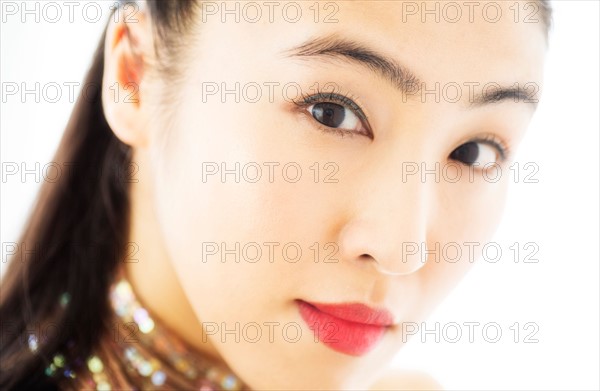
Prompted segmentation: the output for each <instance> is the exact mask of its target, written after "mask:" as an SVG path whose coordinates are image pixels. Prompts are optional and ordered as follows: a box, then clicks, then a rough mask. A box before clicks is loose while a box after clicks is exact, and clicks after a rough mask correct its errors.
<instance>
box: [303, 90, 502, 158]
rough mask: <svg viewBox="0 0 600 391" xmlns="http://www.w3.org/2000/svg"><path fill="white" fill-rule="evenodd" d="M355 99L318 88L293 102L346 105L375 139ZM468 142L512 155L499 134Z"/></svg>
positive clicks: (333, 130) (345, 133)
mask: <svg viewBox="0 0 600 391" xmlns="http://www.w3.org/2000/svg"><path fill="white" fill-rule="evenodd" d="M355 99H356V98H355V97H353V96H352V95H351V94H345V95H344V94H337V93H334V92H325V91H321V90H319V88H317V89H316V92H315V93H314V94H304V93H303V94H302V95H301V96H300V98H299V99H297V100H295V101H293V103H294V104H295V105H296V106H298V107H300V108H301V109H306V108H308V107H309V106H311V105H313V104H317V103H337V104H339V105H341V106H344V107H346V108H348V109H350V110H352V111H353V112H354V113H355V114H356V115H357V116H358V118H360V120H361V121H362V122H363V125H364V127H365V128H366V129H367V131H368V132H369V134H368V135H367V136H368V137H369V138H371V139H373V138H374V136H373V132H372V130H371V127H370V126H369V118H368V117H367V115H366V114H365V112H364V111H363V110H362V109H361V108H360V106H359V105H357V104H356V103H355V102H354V100H355ZM314 122H316V123H317V127H318V128H319V130H321V131H323V132H326V133H335V134H338V135H340V136H341V137H346V136H350V137H353V136H355V135H356V133H355V132H348V131H345V130H343V129H338V128H330V127H328V126H324V125H323V124H321V123H319V122H318V121H316V120H314ZM468 142H476V143H482V144H487V145H490V146H492V147H494V148H496V150H497V151H498V154H499V155H500V160H501V161H506V160H507V159H508V158H509V156H510V155H511V148H510V146H509V145H508V144H507V143H506V142H504V140H502V139H501V138H499V137H498V136H495V135H493V134H486V135H483V136H479V137H476V138H474V139H471V140H468V141H465V143H468ZM463 144H464V143H463ZM463 144H461V145H463Z"/></svg>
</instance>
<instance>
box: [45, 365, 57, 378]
mask: <svg viewBox="0 0 600 391" xmlns="http://www.w3.org/2000/svg"><path fill="white" fill-rule="evenodd" d="M44 373H45V374H46V376H54V374H55V373H56V365H54V364H50V365H48V367H46V370H45V371H44Z"/></svg>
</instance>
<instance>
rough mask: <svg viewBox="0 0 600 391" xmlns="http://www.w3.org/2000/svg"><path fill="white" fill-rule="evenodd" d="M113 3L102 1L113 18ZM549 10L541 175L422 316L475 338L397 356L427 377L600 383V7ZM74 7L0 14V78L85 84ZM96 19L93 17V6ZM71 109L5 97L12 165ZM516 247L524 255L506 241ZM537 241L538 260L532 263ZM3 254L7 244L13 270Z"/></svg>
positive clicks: (20, 217) (473, 384) (94, 32)
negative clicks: (497, 252) (488, 254)
mask: <svg viewBox="0 0 600 391" xmlns="http://www.w3.org/2000/svg"><path fill="white" fill-rule="evenodd" d="M19 3H20V2H19ZM110 4H112V2H107V3H105V4H104V9H103V12H104V16H105V15H106V14H107V11H108V7H109V5H110ZM553 7H554V22H555V26H554V30H553V32H552V33H551V37H550V49H549V53H548V59H547V68H546V79H545V92H544V96H543V99H542V101H541V103H540V106H539V108H538V112H537V113H536V116H535V117H534V120H533V123H532V125H531V127H530V130H529V132H528V135H527V136H526V138H525V140H524V142H523V144H522V146H521V147H520V149H519V154H518V157H517V161H519V162H522V163H525V162H535V163H536V164H537V166H538V167H539V172H538V173H537V174H536V175H535V178H537V179H538V180H539V182H538V183H523V181H522V180H521V181H519V182H518V183H514V184H513V185H512V187H511V190H510V195H509V200H508V204H507V207H506V213H505V218H504V220H503V222H502V225H501V227H500V228H499V230H498V232H497V236H496V239H495V241H496V242H498V243H500V244H501V245H502V250H503V257H502V259H501V260H500V261H499V262H497V263H490V262H486V261H482V262H479V263H477V264H476V265H475V267H474V269H473V270H472V272H471V273H470V274H468V275H467V277H466V278H465V279H464V280H463V281H462V283H461V284H459V286H458V287H457V288H456V289H455V290H454V291H453V292H452V294H451V295H450V296H449V297H448V298H447V299H446V300H445V301H444V302H443V303H442V304H441V305H440V306H439V307H438V309H437V310H436V311H435V312H434V313H433V314H432V316H431V317H430V319H428V321H427V324H426V326H427V328H428V329H431V330H433V329H434V326H435V323H436V322H439V327H440V328H439V330H440V332H439V334H440V335H441V336H442V337H443V334H442V331H443V328H444V326H446V325H448V324H449V322H457V323H458V324H461V325H462V324H463V323H464V322H479V324H480V326H479V327H475V329H474V330H475V332H474V334H473V336H474V342H473V343H469V341H468V335H467V334H466V332H467V331H468V329H467V328H466V327H465V326H464V325H463V327H462V331H463V335H462V338H461V339H460V340H459V342H457V343H450V342H447V341H445V340H444V338H442V339H441V340H440V342H439V343H436V342H435V340H434V339H435V334H423V333H422V332H418V333H417V335H416V336H415V337H414V338H413V339H412V340H411V341H410V342H409V343H408V345H407V346H406V347H405V348H404V350H403V351H402V352H401V353H400V354H399V355H398V357H397V360H396V361H395V362H394V366H398V367H402V368H408V369H411V368H414V369H419V370H424V371H426V372H428V373H430V374H431V375H433V376H434V377H435V378H436V379H437V380H438V381H439V382H440V383H442V385H443V386H445V387H446V388H447V389H451V390H454V389H481V390H482V389H505V390H506V389H515V390H516V389H519V390H525V389H532V390H533V389H536V390H537V389H540V390H541V389H544V390H555V389H556V390H558V389H560V390H563V389H590V390H591V389H595V390H597V389H600V384H599V382H600V380H599V376H600V375H599V369H598V368H599V366H600V363H599V338H598V336H599V332H600V331H599V330H600V329H599V308H600V304H599V260H600V258H599V252H598V250H599V248H598V243H599V240H598V238H599V225H598V221H599V210H598V207H599V199H600V198H599V177H600V175H599V150H598V149H599V139H598V135H599V129H600V127H599V114H598V113H599V107H600V102H599V93H598V90H599V85H600V82H599V80H598V75H599V69H600V64H599V47H600V42H599V36H600V31H599V27H598V26H599V24H600V23H599V14H600V9H599V3H598V2H597V1H554V2H553ZM75 15H76V17H75V23H69V21H68V18H67V17H66V16H63V18H62V19H61V21H60V22H58V23H55V24H52V23H47V22H44V21H41V22H40V23H35V22H34V21H33V17H29V19H28V22H26V23H24V24H22V23H20V21H19V19H20V18H19V17H18V16H13V17H9V16H6V15H3V17H6V22H4V21H3V23H2V27H1V52H0V54H1V76H2V83H3V84H4V83H6V82H17V83H19V84H20V83H21V82H26V83H28V85H31V83H35V82H40V83H41V85H42V86H43V85H45V84H47V83H50V82H58V83H59V84H62V83H64V82H80V83H81V82H82V80H83V76H84V74H85V72H86V70H87V67H88V66H89V64H90V61H91V58H92V53H93V51H94V50H95V47H96V44H97V42H98V39H99V36H100V33H101V30H102V29H103V27H104V25H105V22H106V17H102V18H101V20H100V21H98V22H97V23H90V22H86V20H84V18H82V17H81V7H80V8H79V11H77V9H76V12H75ZM88 16H89V17H91V18H93V17H94V12H93V9H90V10H88ZM64 91H66V90H65V89H63V92H64ZM77 91H78V90H77ZM71 110H72V102H69V99H68V97H67V96H63V98H62V99H60V100H59V102H57V103H47V102H45V103H44V102H41V103H36V102H35V101H34V97H33V96H28V97H27V103H25V104H23V103H21V99H20V98H14V97H12V98H7V102H6V103H5V102H3V103H2V108H1V113H0V118H1V126H0V129H1V160H2V163H3V165H4V164H5V163H6V162H18V163H19V164H20V163H21V162H25V163H26V166H27V168H32V167H33V166H34V164H35V162H41V165H42V166H43V165H44V164H45V163H47V162H50V161H51V160H52V156H53V154H54V151H55V149H56V147H57V145H58V142H59V139H60V137H61V134H62V131H63V129H64V126H65V124H66V122H67V119H68V117H69V114H70V112H71ZM521 172H522V173H524V174H525V173H527V172H528V171H524V170H522V171H521ZM529 172H530V170H529ZM32 178H33V176H32V175H30V176H28V179H27V180H26V181H25V183H21V181H20V180H8V179H7V181H6V183H4V181H3V182H2V190H1V216H2V219H1V241H2V243H6V242H14V241H16V240H17V239H18V235H19V231H20V229H21V228H22V226H23V223H24V219H25V218H26V216H27V213H28V211H29V208H30V206H31V204H32V202H33V201H34V198H35V195H36V191H37V188H38V186H39V183H35V181H34V180H33V179H32ZM41 181H42V180H40V182H41ZM515 242H516V243H518V246H519V247H520V249H521V253H520V257H519V260H521V262H518V263H515V262H513V260H514V259H515V254H514V253H513V252H511V250H510V249H509V246H510V245H511V244H512V243H515ZM527 242H534V243H536V244H537V246H538V247H539V251H538V253H537V254H536V255H535V257H534V258H535V259H537V260H538V261H539V262H538V263H531V264H525V263H523V262H522V260H523V258H524V257H525V255H526V254H527V253H528V251H526V250H527V249H525V248H524V247H523V246H524V245H525V243H527ZM4 261H5V253H4V248H3V253H2V262H3V263H2V264H0V266H2V267H3V268H4V267H5V266H6V265H5V264H4ZM492 322H493V323H495V324H497V325H498V326H499V327H500V329H501V331H502V333H503V334H502V337H501V339H500V340H499V341H498V342H497V343H492V342H487V341H486V340H485V339H484V336H483V334H482V326H483V325H485V324H488V323H492ZM516 322H518V324H519V326H518V329H519V334H518V336H517V340H518V342H514V340H513V338H515V334H514V329H515V328H514V326H513V325H514V324H515V323H516ZM528 322H531V323H533V324H535V325H537V330H536V333H535V335H533V336H531V337H532V338H535V339H537V341H538V342H536V343H525V342H524V340H525V339H526V338H525V337H526V336H527V335H529V334H530V332H531V331H533V330H534V329H532V328H527V329H526V328H524V325H525V324H526V323H528ZM511 327H512V328H511ZM421 331H422V329H421ZM446 331H447V332H448V334H446V335H447V336H448V338H452V337H454V336H455V334H454V332H455V329H449V328H447V329H446ZM492 331H493V329H490V331H489V334H487V335H486V336H487V337H488V338H492V337H494V333H493V332H492ZM421 337H426V338H427V339H426V342H425V343H422V342H421Z"/></svg>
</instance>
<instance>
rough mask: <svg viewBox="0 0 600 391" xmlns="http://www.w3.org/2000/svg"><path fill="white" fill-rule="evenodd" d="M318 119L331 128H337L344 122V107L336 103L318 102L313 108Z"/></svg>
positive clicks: (313, 113)
mask: <svg viewBox="0 0 600 391" xmlns="http://www.w3.org/2000/svg"><path fill="white" fill-rule="evenodd" d="M312 115H313V116H314V117H315V119H316V120H317V121H319V122H320V123H322V124H323V125H325V126H329V127H330V128H337V127H338V126H340V125H341V124H342V123H343V122H344V117H345V114H344V107H343V106H340V105H337V104H335V103H317V104H316V105H314V107H313V109H312Z"/></svg>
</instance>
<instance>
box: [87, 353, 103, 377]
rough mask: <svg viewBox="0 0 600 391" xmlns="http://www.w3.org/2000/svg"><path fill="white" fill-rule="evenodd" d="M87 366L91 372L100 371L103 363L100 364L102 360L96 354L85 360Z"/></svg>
mask: <svg viewBox="0 0 600 391" xmlns="http://www.w3.org/2000/svg"><path fill="white" fill-rule="evenodd" d="M87 366H88V369H89V370H90V372H92V373H100V372H102V370H103V369H104V364H102V360H100V358H98V356H92V357H90V359H89V360H88V361H87Z"/></svg>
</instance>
